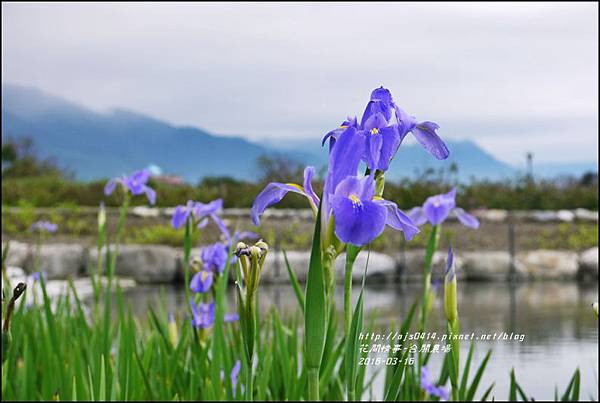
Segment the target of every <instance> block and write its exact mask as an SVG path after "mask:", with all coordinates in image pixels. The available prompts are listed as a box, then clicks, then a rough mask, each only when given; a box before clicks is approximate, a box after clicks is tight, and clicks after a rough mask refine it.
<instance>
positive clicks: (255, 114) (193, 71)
mask: <svg viewBox="0 0 600 403" xmlns="http://www.w3.org/2000/svg"><path fill="white" fill-rule="evenodd" d="M2 11H3V12H2V23H3V27H2V49H3V50H2V52H3V55H2V56H3V58H2V59H3V66H2V67H3V69H2V70H3V73H2V74H3V75H2V80H3V81H6V82H15V83H22V84H30V85H35V86H38V87H40V88H42V89H44V90H46V91H49V92H53V93H56V94H60V95H62V96H64V97H66V98H69V99H72V100H75V101H77V102H80V103H82V104H84V105H87V106H91V107H93V108H95V109H107V108H110V107H115V106H122V107H127V108H131V109H133V110H136V111H140V112H143V113H147V114H150V115H153V116H156V117H158V118H161V119H166V120H169V121H171V122H174V123H178V124H193V125H197V126H201V127H204V128H207V129H209V130H211V131H213V132H217V133H221V134H231V135H233V134H236V135H237V134H241V135H245V136H249V137H251V138H261V137H264V136H279V137H314V138H317V137H319V136H321V135H322V134H323V133H324V132H325V131H326V130H327V129H329V128H330V127H332V126H334V125H336V124H337V123H339V121H341V120H342V119H343V118H344V117H345V116H346V115H347V114H361V113H362V110H363V108H364V104H365V102H366V100H367V97H368V94H369V92H370V90H371V89H372V88H374V87H376V86H379V85H385V86H387V87H389V88H390V89H392V90H393V92H394V95H395V98H396V101H397V102H398V103H399V104H400V105H402V106H403V108H404V109H406V110H407V111H408V112H410V113H412V114H413V115H415V116H417V118H419V119H429V120H435V121H437V122H438V123H440V125H441V126H442V128H443V134H444V135H445V136H447V137H450V138H469V139H472V140H474V141H476V142H477V143H478V144H480V145H482V146H483V147H485V148H486V149H488V150H489V151H491V152H492V153H494V154H495V155H497V156H498V157H499V158H501V159H503V160H505V161H509V162H513V161H515V160H516V157H515V156H516V155H519V156H521V155H522V154H523V153H524V152H525V151H529V150H530V149H533V151H534V152H536V154H537V155H539V156H540V159H541V160H546V161H551V160H557V161H563V160H564V159H565V158H566V157H568V158H569V159H571V158H576V159H581V160H588V161H589V160H597V154H596V150H597V148H598V143H597V126H598V125H597V120H598V118H597V109H598V78H597V77H598V40H597V38H598V6H597V4H594V3H577V4H573V3H559V4H554V3H551V4H550V3H546V4H545V3H527V4H522V3H518V4H502V3H485V4H482V3H452V4H440V3H428V4H413V3H396V4H394V3H368V4H367V3H335V4H333V3H331V4H328V3H319V4H302V3H292V4H279V3H242V4H239V3H237V4H231V3H229V4H220V3H212V4H210V3H208V4H207V3H203V4H200V3H178V4H164V3H163V4H159V3H145V4H141V3H137V4H135V3H134V4H116V3H112V4H7V3H3V5H2ZM570 122H576V123H573V125H570ZM574 126H577V130H572V129H571V128H572V127H574ZM566 137H568V138H569V141H568V142H566V141H564V139H565V138H566ZM518 159H519V160H520V159H521V157H519V158H518Z"/></svg>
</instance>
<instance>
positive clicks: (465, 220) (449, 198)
mask: <svg viewBox="0 0 600 403" xmlns="http://www.w3.org/2000/svg"><path fill="white" fill-rule="evenodd" d="M450 214H452V215H454V216H455V217H456V218H458V220H459V221H460V222H461V223H462V224H463V225H464V226H466V227H469V228H473V229H477V228H479V220H477V218H475V217H474V216H472V215H471V214H469V213H467V212H466V211H465V210H463V209H462V208H460V207H456V188H453V189H452V190H450V191H449V192H448V193H444V194H439V195H435V196H431V197H428V198H427V200H425V203H423V206H422V207H415V208H413V209H412V210H410V211H409V212H408V215H409V217H410V218H411V219H412V220H413V222H414V223H415V224H416V225H419V226H420V225H423V224H425V223H426V222H429V223H430V224H431V225H438V224H441V223H443V222H444V221H446V219H447V218H448V216H450Z"/></svg>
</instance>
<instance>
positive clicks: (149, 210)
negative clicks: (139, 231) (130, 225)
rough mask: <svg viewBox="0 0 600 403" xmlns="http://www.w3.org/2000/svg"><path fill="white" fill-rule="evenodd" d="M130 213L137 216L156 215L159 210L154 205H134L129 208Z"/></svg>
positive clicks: (158, 213)
mask: <svg viewBox="0 0 600 403" xmlns="http://www.w3.org/2000/svg"><path fill="white" fill-rule="evenodd" d="M130 212H131V214H132V215H134V216H137V217H144V218H145V217H158V216H159V215H160V210H159V209H158V208H156V207H148V206H135V207H132V208H131V210H130Z"/></svg>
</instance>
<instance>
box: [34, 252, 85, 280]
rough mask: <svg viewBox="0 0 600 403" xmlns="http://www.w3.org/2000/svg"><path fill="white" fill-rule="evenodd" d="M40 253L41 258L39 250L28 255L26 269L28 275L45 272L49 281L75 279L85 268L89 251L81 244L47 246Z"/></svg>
mask: <svg viewBox="0 0 600 403" xmlns="http://www.w3.org/2000/svg"><path fill="white" fill-rule="evenodd" d="M36 249H37V248H36ZM39 252H40V256H39V258H38V256H37V250H32V251H31V253H29V254H28V255H27V258H26V259H25V264H24V269H25V271H27V272H28V273H33V272H35V271H39V272H45V273H46V276H47V278H48V280H54V279H66V278H67V277H75V276H77V275H78V274H80V273H81V271H82V269H83V268H84V266H85V261H86V254H87V251H86V249H85V248H84V247H83V246H82V245H79V244H63V243H55V244H45V245H42V246H41V248H40V251H39ZM38 262H39V267H38V266H37V264H38Z"/></svg>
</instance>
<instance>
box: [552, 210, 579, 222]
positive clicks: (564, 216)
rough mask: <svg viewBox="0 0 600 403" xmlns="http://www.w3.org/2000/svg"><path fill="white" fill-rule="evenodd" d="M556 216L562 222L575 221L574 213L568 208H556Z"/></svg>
mask: <svg viewBox="0 0 600 403" xmlns="http://www.w3.org/2000/svg"><path fill="white" fill-rule="evenodd" d="M556 218H557V219H558V220H559V221H563V222H573V221H575V213H574V212H572V211H570V210H558V212H557V213H556Z"/></svg>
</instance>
